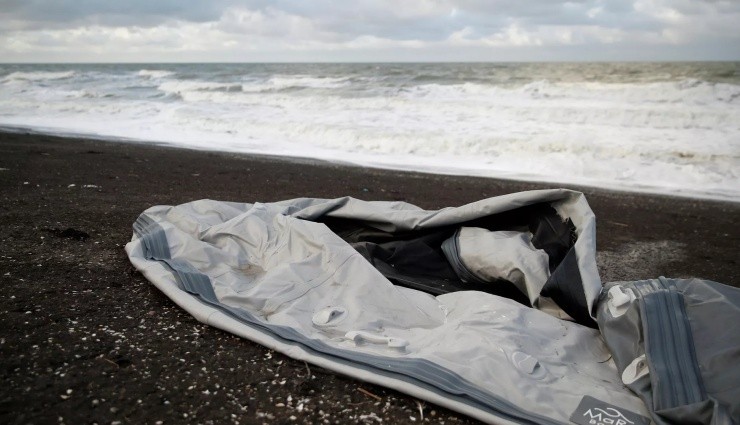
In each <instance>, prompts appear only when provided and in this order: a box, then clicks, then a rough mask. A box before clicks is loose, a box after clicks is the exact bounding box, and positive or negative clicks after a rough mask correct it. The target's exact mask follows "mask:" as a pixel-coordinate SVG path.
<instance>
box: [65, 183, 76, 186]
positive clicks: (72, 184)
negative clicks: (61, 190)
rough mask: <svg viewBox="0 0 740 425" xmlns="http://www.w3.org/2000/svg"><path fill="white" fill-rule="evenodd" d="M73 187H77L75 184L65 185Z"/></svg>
mask: <svg viewBox="0 0 740 425" xmlns="http://www.w3.org/2000/svg"><path fill="white" fill-rule="evenodd" d="M75 186H77V185H76V184H74V183H71V184H68V185H67V187H75Z"/></svg>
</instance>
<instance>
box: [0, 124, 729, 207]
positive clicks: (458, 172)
mask: <svg viewBox="0 0 740 425" xmlns="http://www.w3.org/2000/svg"><path fill="white" fill-rule="evenodd" d="M2 133H8V134H23V135H29V136H40V137H56V138H61V139H73V140H91V141H98V142H109V143H129V144H134V145H148V146H157V147H164V148H171V149H185V150H192V151H196V152H212V153H224V154H236V155H243V156H245V157H262V158H273V159H275V160H278V161H289V162H297V163H327V164H336V165H340V166H347V167H359V168H372V169H377V170H385V171H406V172H412V173H419V174H431V175H439V176H452V177H474V178H484V179H492V180H502V181H510V182H514V183H517V182H518V183H532V184H535V185H550V186H552V185H554V186H558V187H568V188H576V189H575V190H579V191H582V192H585V191H586V190H596V191H606V192H616V193H623V194H637V195H645V196H663V197H669V198H678V199H687V200H699V201H714V202H729V203H738V204H740V197H731V196H725V195H718V194H711V193H703V192H680V191H676V190H668V189H665V190H661V188H660V187H653V186H645V187H637V186H632V187H631V188H629V189H628V188H626V187H625V186H620V185H617V184H614V183H613V182H612V183H611V184H610V183H604V184H598V183H588V182H587V183H583V182H568V181H552V182H548V181H547V180H546V177H545V176H536V175H535V176H531V177H528V176H527V175H518V174H511V175H506V173H505V172H503V171H494V170H486V169H475V170H468V172H467V173H466V172H465V171H464V170H462V169H461V168H459V167H448V168H443V167H441V166H435V165H430V164H427V165H423V166H419V165H416V166H413V167H412V166H409V165H408V164H404V163H402V162H382V161H375V162H373V161H365V162H363V161H361V160H352V159H351V158H350V159H329V158H324V157H320V156H317V157H311V156H301V155H290V154H284V155H281V154H277V153H270V152H259V151H249V150H239V149H233V150H229V149H211V148H208V147H206V146H199V145H185V144H182V145H179V144H176V143H173V142H167V141H149V140H145V139H138V138H133V137H122V136H106V135H101V134H93V133H85V132H74V131H65V130H60V129H55V128H50V127H49V128H47V127H39V128H33V127H29V126H23V125H6V124H0V134H2ZM350 155H351V154H350ZM380 157H381V158H382V156H380ZM492 173H498V174H495V175H494V174H492Z"/></svg>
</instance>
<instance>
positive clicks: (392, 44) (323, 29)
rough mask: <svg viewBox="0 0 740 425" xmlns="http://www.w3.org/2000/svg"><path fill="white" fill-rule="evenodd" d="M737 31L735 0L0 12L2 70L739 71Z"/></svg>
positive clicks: (484, 0)
mask: <svg viewBox="0 0 740 425" xmlns="http://www.w3.org/2000/svg"><path fill="white" fill-rule="evenodd" d="M738 21H740V2H737V1H731V0H716V1H710V0H571V1H567V2H566V1H553V0H403V1H401V0H356V1H351V2H350V1H330V0H314V1H305V0H273V1H269V0H246V1H238V0H211V1H195V0H156V1H155V0H130V1H125V2H116V1H110V0H76V1H72V0H58V1H51V0H46V1H44V0H0V58H3V59H0V60H9V61H14V60H15V61H23V60H41V61H43V60H59V59H58V58H59V57H63V58H65V59H66V60H90V55H94V56H93V59H97V60H115V58H116V57H117V58H124V59H125V60H148V59H147V58H161V59H162V60H196V61H197V60H370V61H372V60H491V59H492V58H502V57H505V58H513V59H514V60H522V59H528V60H540V59H546V60H552V59H560V60H573V59H574V58H575V59H579V60H590V59H593V60H604V59H609V58H611V59H643V58H653V59H673V60H675V59H684V60H691V59H740V48H739V47H738V46H740V30H739V29H738V27H737V24H736V23H737V22H738ZM573 46H577V47H578V48H574V47H573ZM112 52H115V55H113V54H112ZM578 52H580V56H579V53H578ZM522 55H524V57H521V56H522ZM553 55H554V56H553ZM604 55H607V57H606V58H605V57H604ZM137 58H139V59H137ZM124 59H122V60H124ZM505 60H507V59H505Z"/></svg>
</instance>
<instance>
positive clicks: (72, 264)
mask: <svg viewBox="0 0 740 425" xmlns="http://www.w3.org/2000/svg"><path fill="white" fill-rule="evenodd" d="M551 187H558V186H557V185H552V184H547V183H525V182H517V181H508V180H496V179H488V178H476V177H464V176H449V175H434V174H423V173H413V172H403V171H389V170H379V169H370V168H363V167H357V166H351V165H343V164H336V163H328V162H322V161H317V160H308V159H306V160H301V159H285V158H278V157H268V156H256V155H246V154H233V153H219V152H206V151H196V150H187V149H179V148H173V147H167V146H157V145H153V144H141V143H124V142H109V141H97V140H88V139H76V138H59V137H52V136H45V135H38V134H25V133H22V132H20V133H16V132H0V196H2V203H1V204H0V223H2V226H1V227H0V238H1V241H2V249H1V250H0V282H1V283H2V291H3V294H2V295H1V296H0V323H1V324H2V326H0V374H1V376H2V386H0V423H3V424H50V423H64V424H92V423H98V424H111V423H121V424H128V423H130V424H158V423H164V424H174V423H178V424H179V423H193V424H196V423H197V424H226V423H240V424H252V423H269V424H273V423H306V424H320V423H341V424H344V423H368V424H379V423H384V424H388V423H394V424H395V423H438V424H441V423H444V424H458V423H475V421H474V420H472V419H469V418H466V417H465V416H463V415H459V414H456V413H454V412H451V411H449V410H447V409H443V408H439V407H437V406H434V405H432V404H429V403H424V402H420V401H418V400H416V399H414V398H412V397H408V396H406V395H404V394H401V393H398V392H396V391H394V390H392V389H386V388H381V387H377V386H374V385H369V384H365V383H362V382H359V381H356V380H353V379H350V378H346V377H343V376H339V375H336V374H335V373H333V372H330V371H327V370H324V369H321V368H319V367H314V366H311V365H307V364H305V363H303V362H298V361H294V360H292V359H290V358H287V357H285V356H283V355H281V354H279V353H276V352H273V351H270V350H268V349H265V348H263V347H261V346H259V345H256V344H254V343H252V342H250V341H247V340H244V339H240V338H237V337H235V336H232V335H230V334H227V333H225V332H223V331H220V330H218V329H215V328H211V327H208V326H205V325H203V324H201V323H199V322H197V321H196V320H195V319H194V318H193V317H191V316H190V315H188V314H187V313H185V312H184V311H183V310H181V309H180V308H179V307H177V306H176V305H175V304H174V303H173V302H172V301H170V300H169V299H168V298H166V297H165V296H164V295H162V294H161V293H160V292H159V291H158V290H157V289H156V288H154V286H152V285H150V284H149V283H148V282H147V281H146V279H144V277H143V276H142V275H141V274H139V273H138V272H137V271H135V270H134V268H133V267H132V266H131V264H130V263H129V261H128V258H127V257H126V254H125V252H124V249H123V248H124V245H125V244H126V243H127V242H128V241H129V240H130V239H131V236H132V227H131V226H132V224H133V222H134V220H135V219H136V217H137V216H138V215H139V214H140V213H141V212H142V211H144V210H145V209H147V208H149V207H151V206H153V205H174V204H180V203H184V202H188V201H193V200H197V199H203V198H210V199H217V200H229V201H240V202H257V201H259V202H269V201H277V200H283V199H290V198H297V197H304V196H308V197H321V198H334V197H342V196H352V197H355V198H361V199H366V200H403V201H406V202H409V203H412V204H416V205H418V206H420V207H422V208H425V209H438V208H442V207H446V206H456V205H461V204H465V203H468V202H472V201H476V200H479V199H482V198H487V197H492V196H497V195H502V194H506V193H510V192H517V191H523V190H531V189H542V188H551ZM570 188H573V189H576V190H580V191H582V192H584V193H585V194H586V197H587V199H588V201H589V204H590V205H591V208H592V209H593V211H594V213H595V214H596V220H597V242H598V244H597V247H598V256H597V261H598V266H599V271H600V274H601V278H602V281H604V282H608V281H614V280H639V279H648V278H655V277H658V276H667V277H679V278H686V277H702V278H706V279H710V280H715V281H718V282H722V283H725V284H728V285H732V286H738V285H740V267H739V266H738V264H737V261H738V248H739V247H740V226H739V225H738V221H739V219H740V203H732V202H718V201H708V200H698V199H690V198H678V197H670V196H662V195H650V194H635V193H625V192H616V191H609V190H604V189H596V188H585V187H570ZM717 320H718V322H719V323H721V321H722V318H721V317H718V318H717ZM727 325H728V326H736V324H727Z"/></svg>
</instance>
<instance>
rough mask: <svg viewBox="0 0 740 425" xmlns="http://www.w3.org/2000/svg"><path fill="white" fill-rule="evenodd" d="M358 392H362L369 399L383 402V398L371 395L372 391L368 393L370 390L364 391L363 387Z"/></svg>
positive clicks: (358, 388)
mask: <svg viewBox="0 0 740 425" xmlns="http://www.w3.org/2000/svg"><path fill="white" fill-rule="evenodd" d="M357 391H359V392H361V393H363V394H365V395H366V396H368V397H372V398H374V399H376V400H378V401H381V400H383V399H382V398H380V396H377V395H375V394H373V393H371V392H370V391H368V390H366V389H364V388H362V387H357Z"/></svg>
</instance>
